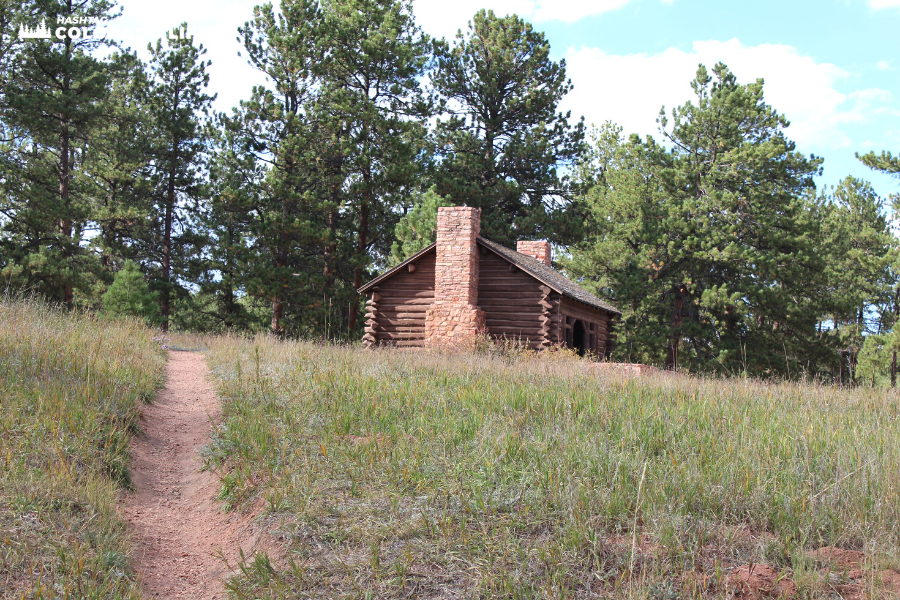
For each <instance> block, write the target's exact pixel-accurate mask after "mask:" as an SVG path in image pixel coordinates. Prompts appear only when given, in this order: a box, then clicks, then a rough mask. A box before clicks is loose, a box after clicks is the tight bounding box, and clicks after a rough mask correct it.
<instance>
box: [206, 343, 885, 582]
mask: <svg viewBox="0 0 900 600" xmlns="http://www.w3.org/2000/svg"><path fill="white" fill-rule="evenodd" d="M206 345H207V347H208V348H209V360H210V363H211V366H212V367H213V369H214V373H215V374H216V376H217V378H218V379H219V382H220V388H221V393H222V397H223V401H224V403H225V412H226V423H225V427H224V428H223V429H222V430H221V431H220V432H219V435H218V437H217V439H216V440H215V442H214V444H213V448H212V449H211V452H210V455H209V457H208V458H209V462H210V465H211V466H213V467H215V468H217V469H222V471H221V472H222V473H223V480H222V481H223V487H222V497H223V498H225V499H226V500H227V502H228V503H230V504H231V505H234V506H238V505H241V506H250V505H254V506H263V507H265V512H266V517H265V518H266V519H268V521H269V522H270V523H280V525H278V526H277V527H276V529H277V530H278V531H279V532H280V535H282V536H283V537H284V539H285V540H288V541H289V544H288V546H289V549H290V552H291V556H292V557H293V559H294V566H293V568H288V569H283V570H277V569H273V568H269V567H268V566H267V565H266V564H265V561H264V559H263V558H261V557H260V558H258V559H257V560H256V561H255V562H253V561H250V562H248V563H247V565H245V568H246V571H245V574H244V576H243V577H240V578H237V579H236V580H235V581H233V584H232V585H233V589H234V592H235V595H236V596H238V597H254V598H255V597H298V596H299V597H317V598H322V597H335V598H337V597H360V598H364V597H404V596H415V597H473V596H474V597H492V598H493V597H505V598H521V597H535V598H536V597H560V598H568V597H610V598H613V597H634V598H670V597H671V598H674V597H681V596H698V597H699V596H702V597H727V596H728V595H729V594H730V593H732V592H729V591H728V590H729V588H728V582H729V581H731V580H730V579H728V577H729V574H731V573H733V572H737V571H736V568H737V567H739V566H741V565H747V564H751V563H753V564H759V563H765V564H766V565H768V566H770V567H771V568H772V569H774V572H776V573H779V574H785V575H786V576H789V577H791V578H793V579H794V581H795V582H796V585H797V586H798V593H799V594H801V595H802V596H804V597H821V598H825V597H832V596H833V594H834V593H835V588H834V587H833V586H831V587H829V585H820V584H821V581H818V580H817V579H816V577H815V576H814V575H813V574H814V573H818V572H819V570H820V568H821V565H818V564H814V563H810V562H809V560H808V559H807V558H806V557H808V552H809V551H810V550H812V549H815V548H818V547H821V546H838V547H842V548H852V549H860V550H863V551H864V552H865V553H866V555H867V556H871V557H878V558H877V559H876V558H873V560H877V561H879V565H885V564H894V563H895V562H896V560H897V557H898V556H900V519H898V517H900V473H898V470H897V469H896V465H897V464H900V462H898V459H900V435H898V434H900V424H898V420H897V417H898V412H900V402H898V396H897V395H896V394H895V393H892V392H885V391H875V390H870V389H855V390H849V391H848V390H838V389H834V388H831V387H824V386H818V385H813V384H808V383H769V382H761V381H752V380H719V379H698V378H692V377H677V378H675V377H665V376H659V377H647V378H633V377H628V376H626V375H622V374H615V373H600V374H598V373H597V372H596V370H595V369H593V368H592V367H591V365H590V363H587V362H585V361H580V360H577V359H576V358H574V357H572V356H571V355H567V354H565V353H560V354H551V355H545V356H535V355H532V354H529V353H523V352H498V351H489V350H485V351H483V352H481V353H475V354H454V355H451V354H438V353H426V352H415V351H400V350H376V351H364V350H362V349H360V348H359V347H357V346H344V347H337V346H327V345H317V344H310V343H294V342H283V341H278V340H275V339H272V338H268V337H260V338H256V339H255V340H241V339H237V338H227V337H224V338H210V339H208V340H207V341H206ZM795 569H796V570H797V575H798V576H797V577H794V576H793V573H794V571H795ZM697 582H702V585H698V584H697Z"/></svg>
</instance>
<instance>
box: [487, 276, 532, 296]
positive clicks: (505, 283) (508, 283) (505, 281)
mask: <svg viewBox="0 0 900 600" xmlns="http://www.w3.org/2000/svg"><path fill="white" fill-rule="evenodd" d="M482 286H490V287H517V288H523V289H529V290H534V291H535V292H536V293H538V294H540V293H541V290H540V289H538V284H537V281H535V280H533V279H532V280H531V281H528V280H527V279H518V278H517V279H510V278H502V277H479V278H478V287H482ZM542 295H543V294H542Z"/></svg>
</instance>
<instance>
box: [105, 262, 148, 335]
mask: <svg viewBox="0 0 900 600" xmlns="http://www.w3.org/2000/svg"><path fill="white" fill-rule="evenodd" d="M103 310H105V311H106V312H108V313H110V314H113V315H127V316H132V317H140V318H142V319H144V321H145V322H146V323H147V324H148V325H151V326H152V325H155V324H156V323H157V321H158V319H159V305H158V304H157V303H156V294H154V293H152V292H151V291H150V288H149V287H148V286H147V282H146V281H145V280H144V274H143V273H141V270H140V269H139V268H138V266H137V265H136V264H135V263H134V262H133V261H131V260H126V261H125V265H124V266H123V267H122V270H120V271H119V272H118V273H116V277H115V279H114V280H113V283H112V285H111V286H109V289H108V290H107V291H106V293H105V294H103Z"/></svg>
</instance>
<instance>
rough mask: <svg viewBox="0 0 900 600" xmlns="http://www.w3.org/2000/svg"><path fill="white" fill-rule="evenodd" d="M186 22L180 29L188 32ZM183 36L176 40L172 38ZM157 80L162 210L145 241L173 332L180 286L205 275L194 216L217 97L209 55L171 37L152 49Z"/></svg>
mask: <svg viewBox="0 0 900 600" xmlns="http://www.w3.org/2000/svg"><path fill="white" fill-rule="evenodd" d="M186 28H187V24H186V23H182V24H181V25H180V27H179V28H177V29H176V31H177V30H178V29H181V30H186ZM173 37H175V39H172V38H173ZM148 50H149V51H150V54H151V60H150V69H151V75H152V82H151V84H150V88H149V90H148V94H147V96H148V110H149V113H150V115H149V116H150V119H151V123H152V126H153V131H152V135H153V137H152V150H151V159H152V164H153V172H152V174H151V184H152V186H153V200H154V206H153V209H152V211H151V214H150V222H149V228H148V230H147V231H146V233H145V237H144V239H143V243H144V249H145V255H144V256H145V257H146V258H148V259H149V260H152V261H153V265H154V268H153V271H152V272H153V278H152V283H153V287H154V289H155V290H157V291H158V292H159V311H160V317H161V319H162V329H163V331H166V330H167V329H168V327H169V318H170V315H171V312H172V301H173V294H175V293H176V291H177V292H179V293H180V295H181V296H186V295H187V294H186V292H185V291H184V289H183V288H182V287H181V285H180V284H179V281H180V280H183V279H185V278H187V279H188V280H190V279H193V278H195V277H196V276H198V274H199V273H198V271H199V269H200V268H201V266H200V264H199V258H200V256H201V254H202V251H203V247H204V245H205V238H204V236H203V234H202V232H200V231H197V230H196V229H195V228H194V227H192V226H191V225H192V215H194V214H196V213H197V212H198V208H199V205H200V204H201V203H202V202H203V200H204V198H203V166H204V161H205V159H206V153H207V150H208V144H209V140H208V137H209V132H208V129H207V126H206V123H205V117H206V116H207V115H208V112H209V107H210V105H211V103H212V101H213V100H214V99H215V96H214V95H213V96H210V95H208V94H206V93H205V92H204V88H206V87H207V86H208V84H209V74H208V73H207V72H206V69H207V68H208V67H209V65H210V62H209V61H204V60H203V58H202V57H203V55H204V54H205V53H206V50H205V49H204V48H203V45H202V44H198V45H194V42H193V38H192V37H189V38H186V39H181V38H180V37H176V36H167V39H166V42H165V43H163V40H158V41H157V42H156V45H153V44H151V45H149V46H148Z"/></svg>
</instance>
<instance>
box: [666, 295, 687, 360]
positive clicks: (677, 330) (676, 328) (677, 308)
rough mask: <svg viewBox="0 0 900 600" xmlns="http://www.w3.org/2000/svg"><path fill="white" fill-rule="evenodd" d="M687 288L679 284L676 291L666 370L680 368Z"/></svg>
mask: <svg viewBox="0 0 900 600" xmlns="http://www.w3.org/2000/svg"><path fill="white" fill-rule="evenodd" d="M686 292H687V290H686V289H685V287H684V285H683V284H682V285H680V286H678V288H677V289H676V291H675V301H674V303H673V307H672V343H671V344H670V345H669V355H668V357H666V370H670V371H675V370H677V369H678V342H679V340H680V339H681V324H682V315H681V309H682V306H683V305H684V296H685V293H686Z"/></svg>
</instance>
